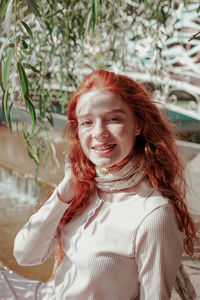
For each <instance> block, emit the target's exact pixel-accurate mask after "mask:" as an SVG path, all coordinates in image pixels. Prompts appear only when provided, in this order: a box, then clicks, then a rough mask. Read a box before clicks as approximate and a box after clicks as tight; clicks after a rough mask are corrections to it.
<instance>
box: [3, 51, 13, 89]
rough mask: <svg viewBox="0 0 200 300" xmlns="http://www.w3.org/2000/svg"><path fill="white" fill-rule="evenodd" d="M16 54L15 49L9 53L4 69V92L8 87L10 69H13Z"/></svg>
mask: <svg viewBox="0 0 200 300" xmlns="http://www.w3.org/2000/svg"><path fill="white" fill-rule="evenodd" d="M13 54H14V49H11V50H10V51H9V53H8V56H7V59H6V61H5V64H4V67H3V86H4V90H6V89H7V87H8V78H9V73H10V67H11V60H12V57H13Z"/></svg>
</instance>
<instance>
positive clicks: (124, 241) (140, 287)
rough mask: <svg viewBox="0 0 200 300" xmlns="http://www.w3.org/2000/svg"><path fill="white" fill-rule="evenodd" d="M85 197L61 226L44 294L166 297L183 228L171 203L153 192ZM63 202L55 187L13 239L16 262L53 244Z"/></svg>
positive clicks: (108, 299)
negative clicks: (57, 256)
mask: <svg viewBox="0 0 200 300" xmlns="http://www.w3.org/2000/svg"><path fill="white" fill-rule="evenodd" d="M89 200H90V204H89V206H88V207H87V209H86V210H85V211H84V213H83V214H82V215H81V216H77V217H75V218H74V219H73V220H71V221H70V222H69V223H68V224H66V225H65V226H64V227H63V228H62V231H61V237H60V238H61V243H62V248H63V250H64V252H65V254H66V255H65V256H64V258H63V260H62V262H61V265H60V266H59V268H58V270H57V273H56V276H55V278H54V279H53V280H52V281H51V282H49V283H47V284H46V283H44V284H43V285H42V287H41V293H40V298H39V299H43V300H44V299H45V300H54V299H55V300H65V299H67V300H134V299H135V300H136V299H141V300H167V299H170V295H171V290H172V287H173V284H174V281H175V277H176V273H177V270H178V267H179V264H180V261H181V256H182V251H183V238H184V235H183V234H182V233H181V232H180V231H179V230H178V228H177V224H176V220H175V216H174V212H173V208H172V207H171V206H170V205H169V204H168V201H167V200H166V199H164V198H163V197H162V195H161V194H160V193H158V192H155V191H154V192H153V193H152V190H151V191H148V192H144V193H140V194H137V195H131V194H130V195H129V196H128V198H123V197H122V201H118V202H114V203H110V202H106V201H103V200H102V199H100V198H99V197H98V195H97V192H96V191H94V192H93V193H92V195H91V197H90V199H89ZM68 206H69V205H67V204H65V203H63V202H61V201H60V200H59V199H58V198H57V194H56V190H55V192H54V193H53V195H52V196H51V197H50V199H49V200H48V201H47V202H46V203H45V204H44V205H43V207H42V208H41V209H40V210H39V211H38V212H37V213H36V214H34V215H33V216H32V217H31V218H30V220H29V221H28V223H27V224H26V225H25V226H24V227H23V228H22V230H21V231H20V232H19V233H18V235H17V236H16V239H15V245H14V255H15V257H16V260H17V261H18V263H19V264H21V265H37V264H40V263H42V262H43V261H44V260H45V259H46V258H47V257H48V256H49V255H50V253H51V252H52V251H54V250H55V248H56V247H57V245H58V236H57V226H58V224H59V222H60V220H61V218H62V215H63V213H64V211H65V210H66V209H67V208H68Z"/></svg>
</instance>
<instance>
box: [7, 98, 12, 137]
mask: <svg viewBox="0 0 200 300" xmlns="http://www.w3.org/2000/svg"><path fill="white" fill-rule="evenodd" d="M12 106H13V102H12V103H11V104H10V106H9V108H8V125H9V129H10V132H11V133H12Z"/></svg>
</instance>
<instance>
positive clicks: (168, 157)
mask: <svg viewBox="0 0 200 300" xmlns="http://www.w3.org/2000/svg"><path fill="white" fill-rule="evenodd" d="M91 89H104V90H107V91H110V92H114V93H117V94H118V95H120V96H121V99H123V101H125V102H126V103H127V104H128V105H129V107H130V109H131V110H132V111H133V113H134V116H135V117H136V119H137V120H138V121H139V122H141V124H142V128H143V129H142V131H141V134H140V135H139V136H137V137H136V142H135V145H134V149H133V155H134V157H136V156H137V157H138V159H139V161H140V164H141V167H142V168H143V169H144V170H145V171H146V174H147V177H148V179H149V181H150V183H151V185H152V186H153V187H154V188H155V189H156V190H158V191H160V192H161V193H162V195H163V196H164V197H166V198H167V199H168V201H169V203H170V204H171V205H172V206H173V208H174V212H175V214H176V218H177V222H178V226H179V228H180V230H181V231H182V232H184V233H185V236H186V238H185V240H184V248H185V251H186V253H187V254H189V255H193V254H194V252H195V248H194V244H195V241H196V240H197V239H198V237H197V230H196V227H195V224H194V222H193V220H192V218H191V216H190V214H189V212H188V209H187V206H186V203H185V182H184V176H183V167H182V165H181V163H180V161H179V158H178V155H177V149H176V143H175V137H174V134H173V131H172V129H171V126H170V125H169V124H168V123H167V122H166V121H164V120H163V118H162V116H161V113H160V111H159V110H158V108H157V107H156V105H155V104H154V103H153V101H152V99H151V97H150V95H149V94H148V93H147V92H146V91H145V90H144V89H143V88H142V87H141V86H140V85H139V84H138V83H136V82H135V81H133V80H132V79H130V78H129V77H127V76H124V75H119V74H115V73H113V72H109V71H105V70H96V71H93V72H92V73H90V74H89V75H88V76H86V77H85V79H84V80H83V82H82V83H81V85H80V86H79V87H78V89H77V90H76V92H75V93H74V95H73V97H72V99H71V100H70V102H69V105H68V110H67V117H68V124H67V127H66V134H67V137H68V141H69V142H70V150H69V153H68V156H69V159H70V160H71V162H72V168H73V172H74V174H75V176H76V178H77V180H78V187H79V188H78V190H77V193H76V196H75V197H74V199H73V200H72V203H71V205H70V207H69V208H68V209H67V210H66V212H65V214H64V215H63V218H62V220H61V222H60V227H61V226H62V225H63V224H66V223H67V222H69V220H70V219H71V218H73V215H75V214H77V213H79V214H81V213H82V211H83V210H84V209H85V207H86V206H87V201H88V197H89V194H90V189H91V184H93V183H94V177H95V170H94V167H93V164H92V163H91V162H90V161H89V159H88V158H87V157H86V156H85V154H84V153H83V151H82V148H81V145H80V142H79V139H78V134H77V127H78V123H77V117H76V105H77V103H78V100H79V98H80V96H81V95H83V94H85V93H87V92H89V91H90V90H91ZM63 255H64V253H63V251H62V248H61V245H60V247H59V250H58V252H57V263H58V264H57V266H58V265H59V264H60V261H61V259H62V257H63Z"/></svg>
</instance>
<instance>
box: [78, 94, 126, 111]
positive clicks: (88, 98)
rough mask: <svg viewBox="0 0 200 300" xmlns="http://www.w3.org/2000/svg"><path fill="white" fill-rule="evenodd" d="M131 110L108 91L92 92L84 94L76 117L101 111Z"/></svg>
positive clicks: (116, 95)
mask: <svg viewBox="0 0 200 300" xmlns="http://www.w3.org/2000/svg"><path fill="white" fill-rule="evenodd" d="M110 110H119V111H120V110H121V111H127V110H130V109H129V107H128V105H127V104H126V103H125V102H124V101H123V100H122V99H121V97H120V96H119V95H118V94H116V93H113V92H110V91H107V90H92V91H90V92H88V93H86V94H83V95H82V96H81V97H80V98H79V101H78V104H77V107H76V115H77V116H78V117H79V116H82V115H87V114H92V113H96V112H98V111H99V112H100V111H105V112H106V111H110Z"/></svg>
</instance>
